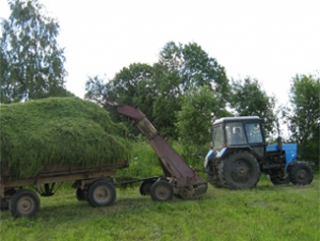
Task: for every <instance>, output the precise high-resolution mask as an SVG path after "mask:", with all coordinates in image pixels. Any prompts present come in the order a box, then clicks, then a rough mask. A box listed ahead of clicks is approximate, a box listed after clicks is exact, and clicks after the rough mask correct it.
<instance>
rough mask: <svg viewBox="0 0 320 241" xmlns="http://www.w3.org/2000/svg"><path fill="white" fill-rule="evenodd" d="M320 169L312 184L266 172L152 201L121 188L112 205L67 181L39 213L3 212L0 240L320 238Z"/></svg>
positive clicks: (245, 240)
mask: <svg viewBox="0 0 320 241" xmlns="http://www.w3.org/2000/svg"><path fill="white" fill-rule="evenodd" d="M319 184H320V182H319V175H318V174H317V175H316V176H315V179H314V181H313V182H312V183H311V185H309V186H293V185H292V184H289V185H284V186H273V185H272V184H271V182H270V181H269V180H268V179H267V177H266V176H264V175H262V176H261V180H260V182H259V183H258V185H257V187H256V188H255V189H252V190H242V191H230V190H226V189H215V188H213V187H211V186H209V189H208V191H207V193H206V194H205V195H204V196H203V197H201V198H198V199H194V200H188V201H184V200H182V199H180V198H177V197H175V198H174V199H173V200H172V201H170V202H164V203H159V202H154V201H152V200H151V198H150V197H149V196H141V195H140V193H139V188H138V187H132V188H127V189H124V190H123V189H119V188H117V199H116V201H115V203H114V204H113V205H112V206H109V207H102V208H92V207H91V206H90V205H89V203H88V202H86V201H83V202H80V201H77V199H76V197H75V194H74V190H73V189H72V188H71V187H69V186H70V183H65V184H64V185H63V186H62V188H61V189H60V190H58V192H57V193H56V194H55V195H54V196H52V197H41V198H40V200H41V208H40V211H39V212H38V214H37V216H36V217H34V218H13V217H11V214H10V212H9V211H1V219H0V232H1V235H0V240H1V241H2V240H3V241H10V240H14V241H15V240H30V241H34V240H68V241H69V240H75V241H76V240H121V241H125V240H128V241H129V240H130V241H131V240H184V241H185V240H208V241H209V240H217V241H218V240H226V241H227V240H228V241H230V240H239V241H240V240H241V241H242V240H243V241H248V240H251V241H259V240H270V241H274V240H282V241H284V240H288V241H295V240H297V241H298V240H299V241H305V240H310V241H317V240H320V231H319V230H320V226H319V224H320V189H319Z"/></svg>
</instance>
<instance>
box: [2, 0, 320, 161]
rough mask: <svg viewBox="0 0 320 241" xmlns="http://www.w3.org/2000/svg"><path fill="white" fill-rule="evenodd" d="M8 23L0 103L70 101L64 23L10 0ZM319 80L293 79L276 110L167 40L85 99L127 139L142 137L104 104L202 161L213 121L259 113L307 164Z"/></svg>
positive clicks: (251, 82)
mask: <svg viewBox="0 0 320 241" xmlns="http://www.w3.org/2000/svg"><path fill="white" fill-rule="evenodd" d="M8 4H9V6H10V9H11V15H10V17H9V19H2V20H1V26H2V36H1V39H0V41H1V52H0V61H1V62H0V63H1V80H0V86H1V91H0V101H1V104H3V103H6V104H8V103H14V102H20V101H28V100H32V99H40V98H46V97H50V96H73V94H72V93H71V92H70V91H68V90H66V88H65V86H64V84H65V82H66V79H67V71H66V70H65V68H64V63H65V56H64V49H63V48H60V47H59V45H58V42H57V36H58V34H59V29H60V26H59V23H58V22H57V21H56V20H54V19H52V18H50V17H48V16H47V15H46V13H45V11H44V10H45V7H44V6H43V5H41V4H40V3H38V1H37V0H33V1H21V0H9V1H8ZM319 82H320V77H319V75H304V74H301V75H296V76H294V77H293V78H292V80H291V89H290V96H289V98H290V105H288V106H281V107H278V108H276V105H275V103H276V98H275V96H269V95H268V94H267V93H266V92H265V91H264V90H263V88H262V87H261V83H260V82H259V81H258V80H257V79H254V78H251V77H247V78H245V79H238V80H234V79H231V80H230V79H228V78H227V75H226V69H225V67H224V66H221V65H220V64H219V63H218V61H217V60H216V59H215V58H213V57H211V56H209V54H208V53H206V52H205V51H204V50H203V49H202V48H201V46H199V45H198V44H197V43H194V42H193V43H187V44H182V43H175V42H168V43H166V44H165V45H164V47H163V48H162V49H161V51H160V53H159V59H158V61H157V62H156V63H154V64H153V65H148V64H145V63H132V64H130V65H129V66H128V67H123V68H122V69H121V70H120V71H119V72H117V73H116V75H115V76H114V78H113V79H110V80H107V81H105V80H104V79H101V78H99V76H92V77H89V78H88V79H87V80H86V94H85V98H86V99H89V100H92V101H95V102H97V103H98V104H100V105H101V106H103V107H104V108H105V109H106V111H107V112H108V113H109V115H110V117H111V118H112V120H113V121H115V122H120V121H121V122H124V123H126V124H127V126H128V128H129V129H130V132H129V133H130V136H131V137H132V138H135V137H136V136H137V135H139V132H138V131H137V129H136V128H133V127H132V125H131V122H129V120H127V119H126V118H125V117H123V116H121V115H119V114H118V113H116V111H115V109H114V108H113V107H111V106H109V105H108V104H107V101H116V102H119V103H125V104H128V105H131V106H135V107H137V108H139V109H140V110H141V111H142V112H143V113H144V114H146V116H147V117H148V119H149V120H150V121H151V122H152V123H153V124H154V125H155V126H156V128H157V129H158V130H159V132H160V134H161V135H162V136H164V137H165V138H167V139H168V140H174V141H179V142H180V143H182V144H183V146H184V147H185V152H186V153H187V154H188V155H200V153H201V154H202V155H203V154H204V153H203V148H204V147H207V145H208V144H209V143H210V139H211V133H210V126H211V125H212V122H213V121H214V120H215V119H217V118H220V117H224V116H244V115H248V116H249V115H258V116H260V117H261V119H262V122H263V126H264V130H265V133H266V135H267V136H270V137H271V136H273V134H275V133H276V122H277V121H282V123H283V124H284V125H287V126H288V128H289V130H290V133H291V136H290V138H289V139H288V140H286V141H288V142H289V141H290V142H296V143H298V144H299V153H300V155H301V157H302V158H303V159H306V160H311V161H316V162H317V163H319V144H320V142H319V136H320V133H319V131H320V128H319V127H320V113H319V100H320V97H319V93H320V84H319Z"/></svg>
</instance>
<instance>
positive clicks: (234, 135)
mask: <svg viewBox="0 0 320 241" xmlns="http://www.w3.org/2000/svg"><path fill="white" fill-rule="evenodd" d="M226 135H227V142H228V144H229V145H242V144H246V143H247V141H246V136H245V134H244V131H243V127H242V124H241V123H227V124H226Z"/></svg>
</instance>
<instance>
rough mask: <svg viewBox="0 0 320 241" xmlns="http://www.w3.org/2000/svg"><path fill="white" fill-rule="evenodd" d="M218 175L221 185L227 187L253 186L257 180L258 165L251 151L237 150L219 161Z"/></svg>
mask: <svg viewBox="0 0 320 241" xmlns="http://www.w3.org/2000/svg"><path fill="white" fill-rule="evenodd" d="M219 177H220V180H221V183H222V185H223V186H224V187H226V188H229V189H248V188H253V187H255V186H256V185H257V183H258V181H259V178H260V167H259V164H258V161H257V159H256V158H255V157H254V156H253V155H252V154H251V153H249V152H247V151H238V152H234V153H232V154H230V155H229V156H227V157H226V159H225V160H223V161H222V162H221V163H220V165H219Z"/></svg>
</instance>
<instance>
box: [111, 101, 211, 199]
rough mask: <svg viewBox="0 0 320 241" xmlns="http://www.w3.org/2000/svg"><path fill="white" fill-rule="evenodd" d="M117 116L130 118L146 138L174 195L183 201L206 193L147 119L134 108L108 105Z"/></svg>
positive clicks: (202, 183)
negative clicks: (113, 107) (172, 188)
mask: <svg viewBox="0 0 320 241" xmlns="http://www.w3.org/2000/svg"><path fill="white" fill-rule="evenodd" d="M109 104H111V105H113V106H115V107H116V110H117V112H118V113H119V114H122V115H124V116H127V117H129V118H131V119H132V120H133V121H134V122H135V125H137V127H138V128H139V129H140V131H141V132H142V133H143V134H144V135H145V136H146V137H147V139H148V140H149V142H150V144H151V146H152V147H153V149H154V151H155V152H156V154H157V156H158V158H159V161H160V164H161V167H162V169H163V172H164V174H165V176H166V177H167V178H168V179H169V180H170V181H171V183H172V184H173V186H174V188H175V189H176V194H179V195H180V196H182V197H183V198H184V199H189V198H193V197H196V196H200V195H202V194H204V193H205V192H206V191H207V182H206V181H205V180H203V179H202V178H201V177H200V176H199V175H197V174H196V173H195V172H194V171H193V170H192V169H191V168H190V166H189V165H188V164H187V163H186V162H185V161H184V160H183V159H182V158H181V157H180V155H179V154H178V153H177V152H176V151H175V150H174V149H173V148H172V147H171V146H170V145H169V144H168V143H167V142H166V141H165V140H164V138H163V137H162V136H160V135H159V134H158V131H157V130H156V128H155V127H154V126H153V125H152V124H151V122H150V121H149V120H148V119H147V117H146V116H145V115H144V114H143V113H142V112H141V111H140V110H139V109H136V108H134V107H131V106H128V105H125V104H116V103H109Z"/></svg>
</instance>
